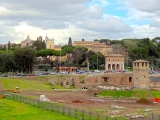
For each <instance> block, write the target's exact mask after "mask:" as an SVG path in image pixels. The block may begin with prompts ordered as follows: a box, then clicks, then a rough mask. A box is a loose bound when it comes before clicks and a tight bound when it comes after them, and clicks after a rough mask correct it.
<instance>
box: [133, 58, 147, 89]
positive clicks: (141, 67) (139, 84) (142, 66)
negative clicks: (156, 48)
mask: <svg viewBox="0 0 160 120" xmlns="http://www.w3.org/2000/svg"><path fill="white" fill-rule="evenodd" d="M148 70H149V61H146V60H141V59H140V60H137V61H134V62H133V75H134V86H135V87H136V88H140V89H147V88H149V83H150V79H149V74H148Z"/></svg>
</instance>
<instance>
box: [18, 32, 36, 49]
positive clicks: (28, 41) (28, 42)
mask: <svg viewBox="0 0 160 120" xmlns="http://www.w3.org/2000/svg"><path fill="white" fill-rule="evenodd" d="M33 42H34V40H31V39H30V38H29V35H28V36H27V38H26V39H25V40H23V41H21V48H23V47H27V46H32V44H33Z"/></svg>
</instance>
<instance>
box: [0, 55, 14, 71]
mask: <svg viewBox="0 0 160 120" xmlns="http://www.w3.org/2000/svg"><path fill="white" fill-rule="evenodd" d="M0 71H1V72H3V73H4V72H9V71H13V72H14V71H16V64H15V61H14V58H13V55H12V54H1V55H0Z"/></svg>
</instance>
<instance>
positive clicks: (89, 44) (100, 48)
mask: <svg viewBox="0 0 160 120" xmlns="http://www.w3.org/2000/svg"><path fill="white" fill-rule="evenodd" d="M74 46H84V47H86V48H88V50H91V51H93V52H100V53H102V54H103V55H104V56H106V55H108V54H111V53H112V51H113V48H112V46H110V45H106V43H100V42H99V41H85V40H84V39H82V41H74Z"/></svg>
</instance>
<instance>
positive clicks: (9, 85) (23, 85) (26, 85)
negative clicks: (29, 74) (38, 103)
mask: <svg viewBox="0 0 160 120" xmlns="http://www.w3.org/2000/svg"><path fill="white" fill-rule="evenodd" d="M0 82H1V83H2V85H3V86H4V87H5V89H6V90H12V89H14V88H15V87H17V86H18V87H19V88H20V90H52V89H51V87H50V85H48V84H45V83H44V82H42V81H37V80H25V79H19V78H3V79H0Z"/></svg>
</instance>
